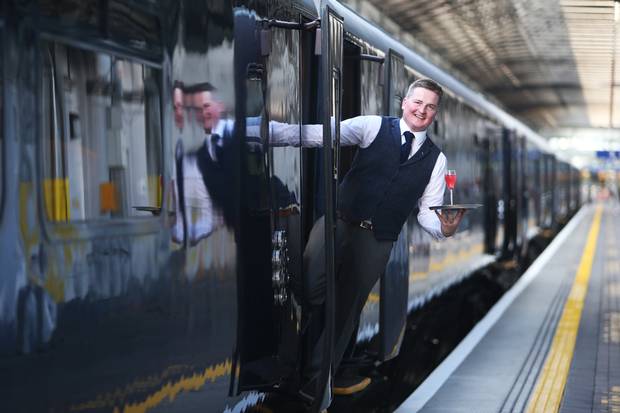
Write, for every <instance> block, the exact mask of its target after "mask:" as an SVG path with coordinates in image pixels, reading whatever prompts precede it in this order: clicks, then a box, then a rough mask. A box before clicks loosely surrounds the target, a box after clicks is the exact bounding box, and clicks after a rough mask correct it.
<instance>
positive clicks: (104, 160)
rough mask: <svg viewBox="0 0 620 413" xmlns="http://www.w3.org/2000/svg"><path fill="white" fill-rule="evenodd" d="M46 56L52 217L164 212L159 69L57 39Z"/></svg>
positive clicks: (46, 169) (47, 202) (47, 203)
mask: <svg viewBox="0 0 620 413" xmlns="http://www.w3.org/2000/svg"><path fill="white" fill-rule="evenodd" d="M41 55H42V59H41V60H42V62H43V65H42V66H43V68H42V82H41V84H42V91H41V100H42V102H41V104H42V111H41V126H42V127H41V130H42V135H43V136H42V154H43V165H42V169H43V195H44V199H43V203H44V207H45V214H46V217H47V219H48V220H50V221H53V222H68V221H84V220H96V219H110V218H125V217H138V216H152V215H157V214H159V211H160V209H161V200H162V182H161V179H162V178H161V177H162V155H161V145H162V143H161V142H162V140H161V114H160V92H159V84H160V72H159V70H157V69H154V68H151V67H148V66H145V65H143V64H140V63H134V62H132V61H130V60H127V59H125V58H119V57H115V56H112V55H108V54H105V53H100V52H92V51H86V50H81V49H77V48H74V47H70V46H66V45H62V44H59V43H52V42H44V43H43V44H42V48H41Z"/></svg>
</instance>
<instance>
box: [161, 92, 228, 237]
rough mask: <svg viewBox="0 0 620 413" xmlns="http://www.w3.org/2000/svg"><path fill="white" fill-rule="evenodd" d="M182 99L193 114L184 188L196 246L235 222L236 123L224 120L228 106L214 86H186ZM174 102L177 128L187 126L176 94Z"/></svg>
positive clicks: (178, 227) (187, 129)
mask: <svg viewBox="0 0 620 413" xmlns="http://www.w3.org/2000/svg"><path fill="white" fill-rule="evenodd" d="M179 95H180V96H181V98H180V99H179V101H184V102H185V107H186V109H188V110H189V114H188V116H187V123H188V124H187V125H186V127H185V129H184V137H183V140H184V143H185V146H186V148H187V149H189V150H188V152H187V153H185V154H184V155H183V160H182V180H183V182H182V186H183V199H184V211H183V213H184V216H185V219H186V221H187V238H188V241H189V243H190V244H191V245H193V244H196V243H197V242H198V241H199V240H201V239H202V238H205V237H207V236H208V235H209V234H211V233H212V232H213V231H214V230H215V229H217V228H218V227H220V226H221V225H223V224H224V223H225V222H230V221H227V219H232V211H233V210H234V209H233V204H232V203H233V199H232V196H233V191H231V190H230V182H231V181H230V179H231V176H232V174H231V172H230V168H231V167H232V166H233V165H232V164H233V163H232V162H231V160H230V159H229V157H230V156H231V151H230V150H227V145H228V144H229V143H230V141H231V139H232V122H231V121H228V120H224V119H221V118H222V115H223V114H224V105H223V104H222V103H221V101H220V100H219V99H217V95H216V90H215V88H214V87H213V86H212V85H211V84H210V83H200V84H197V85H192V86H186V87H184V88H183V89H182V91H181V92H180V93H179ZM183 96H184V97H183ZM174 98H175V124H176V125H177V126H179V125H184V122H183V117H182V116H179V115H178V112H177V106H176V105H177V95H176V94H175V96H174ZM178 118H180V119H178ZM179 221H180V220H177V223H176V225H175V231H173V236H174V238H175V239H176V240H178V241H181V240H182V239H183V234H182V232H183V227H182V222H179Z"/></svg>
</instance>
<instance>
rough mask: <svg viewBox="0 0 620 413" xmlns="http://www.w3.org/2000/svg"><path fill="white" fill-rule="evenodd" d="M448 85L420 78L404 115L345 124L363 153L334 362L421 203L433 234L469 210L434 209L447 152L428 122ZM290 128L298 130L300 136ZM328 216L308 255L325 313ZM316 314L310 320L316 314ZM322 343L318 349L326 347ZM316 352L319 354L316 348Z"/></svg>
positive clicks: (316, 297) (342, 257)
mask: <svg viewBox="0 0 620 413" xmlns="http://www.w3.org/2000/svg"><path fill="white" fill-rule="evenodd" d="M442 94H443V91H442V89H441V87H440V86H439V85H437V84H436V83H435V82H433V81H431V80H427V79H422V80H418V81H416V82H415V83H413V84H412V85H411V86H410V87H409V90H408V92H407V96H406V97H405V98H404V99H403V102H402V109H403V117H402V118H401V119H398V118H392V117H380V116H359V117H356V118H353V119H348V120H346V121H344V122H342V124H341V143H342V144H343V145H357V146H359V151H358V153H357V155H356V157H355V159H354V161H353V164H352V166H351V169H350V171H349V172H348V173H347V175H346V176H345V177H344V180H343V182H342V184H341V186H340V193H339V200H338V211H337V212H338V221H337V230H336V248H337V255H336V256H337V257H338V260H339V261H338V263H337V265H336V268H337V269H338V273H337V275H336V313H335V323H336V324H335V330H334V331H335V334H336V336H335V341H334V343H335V351H334V366H335V367H337V366H338V364H339V363H340V361H341V359H342V357H343V354H344V352H345V349H346V347H347V344H348V343H349V341H350V339H351V337H352V335H353V332H354V329H355V326H356V325H357V321H358V319H359V316H360V313H361V311H362V308H363V306H364V303H365V301H366V299H367V296H368V294H369V292H370V290H371V289H372V287H373V285H374V284H375V283H376V281H377V279H378V278H379V276H380V275H381V274H382V273H383V272H384V271H385V267H386V264H387V261H388V259H389V256H390V251H391V249H392V245H393V243H394V241H395V240H396V239H397V237H398V234H399V232H400V230H401V228H402V227H403V224H404V223H405V221H406V219H407V217H408V216H409V215H410V213H411V212H412V211H413V210H415V209H416V208H419V212H418V222H419V223H420V225H421V226H422V228H424V230H425V231H426V232H428V233H429V234H430V235H431V236H433V237H434V238H436V239H443V238H445V237H449V236H451V235H453V234H454V233H455V232H456V230H457V228H458V225H459V223H460V222H461V219H462V217H463V214H464V211H459V212H458V213H457V214H456V215H453V216H448V214H443V215H440V214H435V213H434V212H432V211H430V210H429V206H431V205H441V204H442V203H443V195H444V190H445V182H444V174H445V170H446V157H445V156H444V155H443V154H442V153H441V151H440V150H439V148H437V146H435V144H434V143H433V142H432V141H431V140H430V139H429V138H428V136H427V132H426V131H427V128H428V127H429V126H430V125H431V124H432V122H433V120H434V119H435V116H436V114H437V111H438V108H439V103H440V100H441V96H442ZM272 129H273V135H272V142H275V144H278V143H280V144H283V143H285V141H286V140H287V136H286V135H287V133H288V131H287V129H286V127H281V128H280V129H278V127H277V125H274V126H273V128H272ZM293 132H294V131H293V130H291V135H292V134H293ZM321 135H322V126H321V125H310V126H304V137H303V139H304V142H303V145H304V146H320V145H321V144H322V136H321ZM324 231H325V227H324V221H323V218H321V219H320V220H319V221H317V223H316V224H315V225H314V227H313V229H312V231H311V234H310V238H309V241H308V244H307V247H306V251H305V253H304V264H305V266H306V274H307V277H306V288H305V292H306V294H307V296H306V299H307V301H308V302H309V303H310V305H311V306H313V309H311V313H312V314H313V315H315V314H320V309H321V307H322V305H323V303H324V300H325V258H324V257H325V255H324V254H325V251H324V248H325V247H324ZM316 318H317V317H316V315H315V316H314V317H313V316H312V315H311V316H310V319H311V320H312V319H316ZM321 345H322V343H321V341H320V340H319V341H318V344H317V345H316V346H315V347H314V348H315V349H319V348H321V347H320V346H321ZM315 354H317V352H315ZM309 364H310V366H309V368H308V369H307V372H306V373H307V374H306V379H307V380H309V383H312V382H313V380H314V378H316V377H317V376H318V369H319V365H318V364H319V362H318V360H317V358H316V357H314V360H312V361H311V362H310V363H309ZM338 379H339V378H338V377H336V384H335V387H334V392H335V393H336V394H338V393H341V394H350V393H351V392H355V391H359V390H361V389H363V388H365V387H366V386H367V385H368V383H370V379H368V378H355V377H353V378H347V380H345V381H344V382H345V383H346V384H342V385H339V382H338Z"/></svg>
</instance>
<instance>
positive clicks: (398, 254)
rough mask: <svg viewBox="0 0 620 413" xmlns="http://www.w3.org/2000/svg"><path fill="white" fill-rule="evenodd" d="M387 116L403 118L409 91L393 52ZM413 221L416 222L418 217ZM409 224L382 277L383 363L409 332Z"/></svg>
mask: <svg viewBox="0 0 620 413" xmlns="http://www.w3.org/2000/svg"><path fill="white" fill-rule="evenodd" d="M385 85H386V86H387V87H386V88H385V99H386V100H385V102H384V106H383V107H384V108H385V112H386V113H385V114H386V115H388V116H397V117H400V116H401V110H402V109H401V103H402V100H403V98H404V93H405V92H406V90H407V77H406V73H405V61H404V58H403V56H401V55H400V54H398V53H396V52H395V51H394V50H392V49H390V50H389V51H388V55H387V64H386V65H385ZM410 219H415V216H414V217H413V218H410ZM408 236H409V235H408V230H407V224H406V223H405V225H403V228H402V230H401V231H400V234H399V235H398V239H397V240H396V242H395V243H394V246H393V247H392V252H391V254H390V259H389V261H388V263H387V266H386V268H385V273H384V274H383V275H382V276H381V280H380V283H381V298H380V306H379V349H378V350H379V352H378V357H379V360H381V361H385V360H390V359H392V358H394V357H396V356H397V355H398V353H399V351H400V345H401V343H402V340H403V335H404V332H405V325H406V321H407V302H408V296H409V251H408V249H407V245H408Z"/></svg>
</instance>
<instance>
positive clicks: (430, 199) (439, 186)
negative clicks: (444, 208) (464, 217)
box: [418, 153, 447, 240]
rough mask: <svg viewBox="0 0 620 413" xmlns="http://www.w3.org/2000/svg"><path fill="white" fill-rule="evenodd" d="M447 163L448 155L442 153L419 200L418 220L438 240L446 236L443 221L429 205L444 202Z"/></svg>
mask: <svg viewBox="0 0 620 413" xmlns="http://www.w3.org/2000/svg"><path fill="white" fill-rule="evenodd" d="M446 163H447V159H446V156H445V155H444V154H443V153H440V154H439V157H438V158H437V161H436V162H435V167H434V168H433V172H432V173H431V179H430V181H429V182H428V184H427V185H426V188H425V189H424V193H423V194H422V196H421V197H420V200H419V201H418V208H419V212H418V222H419V223H420V225H421V226H422V228H423V229H424V230H425V231H426V232H428V233H429V234H430V235H431V236H432V237H433V238H435V239H436V240H442V239H445V238H446V237H445V236H444V235H443V233H442V232H441V221H439V218H437V215H436V214H435V211H431V210H430V209H429V207H430V206H433V205H441V204H443V195H444V191H445V190H446V182H445V180H444V175H445V174H446Z"/></svg>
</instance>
